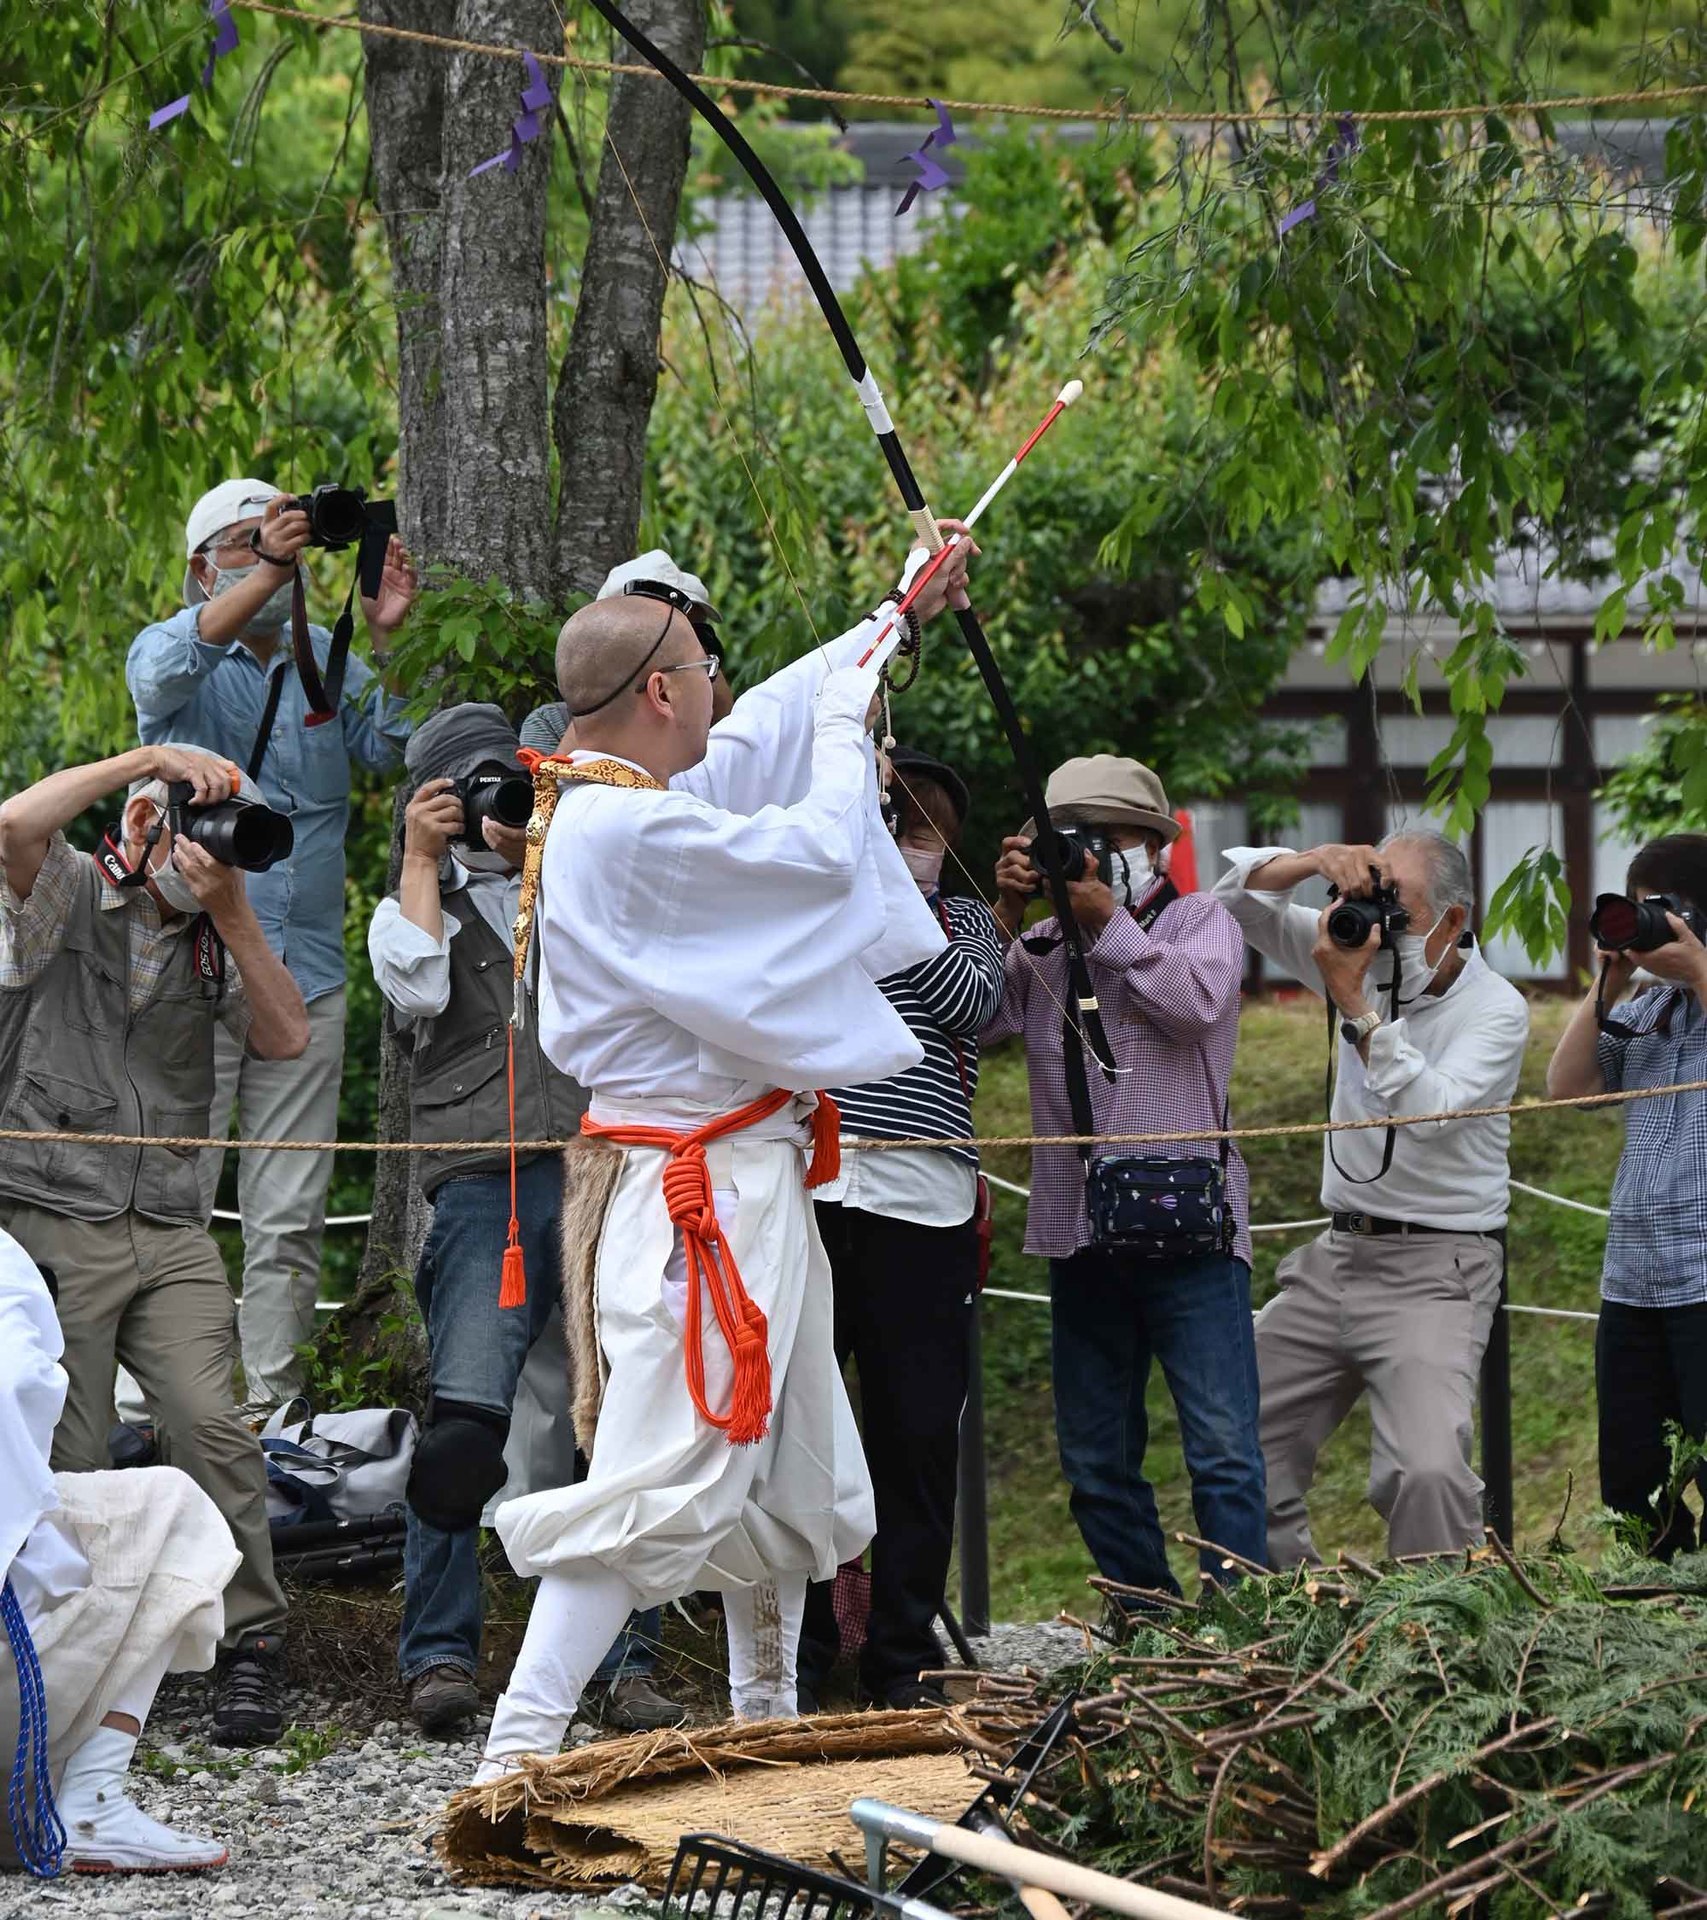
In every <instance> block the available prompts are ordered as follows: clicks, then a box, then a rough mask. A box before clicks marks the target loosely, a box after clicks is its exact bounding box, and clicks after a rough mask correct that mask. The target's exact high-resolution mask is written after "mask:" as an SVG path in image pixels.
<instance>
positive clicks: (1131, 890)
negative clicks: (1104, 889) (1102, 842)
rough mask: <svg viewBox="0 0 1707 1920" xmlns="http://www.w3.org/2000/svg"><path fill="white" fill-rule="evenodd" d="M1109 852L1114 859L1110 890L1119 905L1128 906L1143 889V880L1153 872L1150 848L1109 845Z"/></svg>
mask: <svg viewBox="0 0 1707 1920" xmlns="http://www.w3.org/2000/svg"><path fill="white" fill-rule="evenodd" d="M1109 852H1110V853H1111V854H1113V856H1114V860H1115V871H1114V884H1113V886H1112V888H1111V889H1110V891H1111V892H1112V893H1113V895H1114V897H1115V899H1116V900H1117V901H1119V902H1120V904H1121V906H1123V907H1129V906H1131V904H1132V902H1133V899H1134V897H1135V896H1136V895H1137V894H1139V893H1141V892H1142V891H1143V888H1144V883H1145V881H1146V880H1148V879H1149V878H1150V876H1151V874H1152V873H1154V872H1155V868H1154V866H1153V865H1152V864H1151V860H1150V849H1149V848H1148V847H1145V846H1136V847H1110V849H1109Z"/></svg>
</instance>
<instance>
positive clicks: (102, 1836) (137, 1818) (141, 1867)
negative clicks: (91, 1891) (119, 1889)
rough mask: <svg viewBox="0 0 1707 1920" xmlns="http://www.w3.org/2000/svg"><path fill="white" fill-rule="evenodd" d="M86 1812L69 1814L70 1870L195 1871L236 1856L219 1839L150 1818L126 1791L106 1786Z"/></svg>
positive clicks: (67, 1864) (66, 1816) (67, 1852)
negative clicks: (111, 1790)
mask: <svg viewBox="0 0 1707 1920" xmlns="http://www.w3.org/2000/svg"><path fill="white" fill-rule="evenodd" d="M97 1800H98V1804H97V1805H96V1806H95V1807H94V1808H93V1809H92V1810H90V1811H88V1812H87V1813H85V1812H84V1811H83V1810H82V1809H72V1810H70V1811H67V1812H66V1813H65V1814H64V1819H65V1835H66V1848H65V1867H66V1870H67V1871H68V1872H71V1873H194V1872H200V1871H203V1870H205V1869H206V1868H208V1867H223V1866H224V1865H225V1863H226V1861H227V1860H229V1859H230V1858H231V1855H230V1853H229V1852H228V1851H227V1849H226V1848H224V1847H222V1846H221V1845H220V1844H219V1842H218V1841H217V1840H204V1839H203V1838H202V1836H201V1835H200V1834H199V1833H180V1832H178V1830H177V1829H176V1828H175V1827H167V1826H162V1825H161V1823H160V1822H159V1821H158V1820H151V1819H150V1818H149V1817H148V1815H147V1814H146V1813H144V1812H143V1811H142V1809H141V1808H140V1807H139V1806H138V1805H137V1804H136V1802H135V1801H134V1800H131V1799H129V1798H127V1796H126V1795H125V1794H123V1793H112V1792H106V1793H102V1794H100V1795H98V1796H97Z"/></svg>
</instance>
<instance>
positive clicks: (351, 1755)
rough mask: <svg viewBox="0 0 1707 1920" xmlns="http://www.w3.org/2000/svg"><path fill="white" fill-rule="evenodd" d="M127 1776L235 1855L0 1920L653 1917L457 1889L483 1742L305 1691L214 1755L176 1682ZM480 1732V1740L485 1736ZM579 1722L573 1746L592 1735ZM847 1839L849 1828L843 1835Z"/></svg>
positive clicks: (1038, 1641) (36, 1902) (123, 1880)
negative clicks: (261, 1735)
mask: <svg viewBox="0 0 1707 1920" xmlns="http://www.w3.org/2000/svg"><path fill="white" fill-rule="evenodd" d="M976 1645H977V1651H978V1654H979V1658H980V1660H981V1661H982V1662H983V1663H984V1664H985V1665H987V1666H989V1667H992V1668H996V1669H1004V1668H1005V1669H1013V1668H1017V1667H1021V1666H1033V1667H1036V1668H1038V1669H1040V1670H1041V1671H1044V1672H1047V1671H1049V1670H1051V1669H1052V1668H1055V1667H1058V1666H1060V1665H1062V1664H1063V1663H1064V1662H1065V1661H1067V1660H1070V1659H1072V1658H1074V1657H1075V1655H1077V1654H1078V1653H1079V1652H1080V1651H1081V1650H1082V1646H1083V1641H1082V1638H1081V1636H1080V1635H1079V1633H1078V1632H1077V1631H1075V1630H1074V1629H1073V1628H1070V1627H1063V1626H1057V1625H1041V1626H998V1627H996V1628H995V1629H994V1631H993V1632H992V1634H991V1635H990V1637H989V1638H988V1639H987V1640H983V1641H980V1642H978V1643H976ZM169 1686H170V1687H171V1691H169V1692H163V1693H162V1695H161V1698H160V1701H159V1703H158V1705H157V1708H156V1712H155V1717H154V1719H153V1720H152V1721H151V1723H150V1726H149V1730H148V1735H147V1737H146V1738H145V1740H144V1742H143V1747H142V1750H141V1752H140V1754H139V1756H138V1760H137V1762H136V1764H135V1765H134V1766H133V1768H132V1770H131V1794H132V1797H133V1798H134V1799H135V1800H136V1802H137V1803H138V1805H140V1806H141V1807H143V1808H144V1809H145V1810H146V1811H147V1812H149V1813H151V1814H153V1815H154V1817H155V1818H156V1819H158V1820H165V1821H167V1822H169V1823H171V1824H173V1825H176V1826H181V1827H185V1828H188V1829H190V1830H191V1831H194V1832H197V1833H206V1834H212V1835H216V1836H217V1837H218V1838H220V1839H221V1840H223V1841H224V1842H225V1843H226V1844H227V1845H228V1846H229V1847H230V1849H231V1860H230V1864H229V1865H227V1866H226V1867H224V1868H222V1869H220V1870H219V1871H217V1872H214V1873H206V1874H170V1875H161V1876H155V1877H144V1876H137V1875H117V1874H115V1875H104V1876H96V1875H77V1876H75V1877H72V1878H68V1879H66V1880H64V1881H60V1882H49V1883H33V1882H26V1881H24V1880H23V1879H22V1878H21V1877H14V1876H12V1875H7V1876H6V1877H5V1878H4V1879H3V1880H0V1920H12V1917H13V1916H14V1915H31V1916H34V1920H74V1916H85V1915H86V1916H89V1920H251V1917H253V1920H262V1916H265V1920H530V1916H533V1915H536V1914H544V1915H551V1914H559V1913H567V1912H569V1911H570V1910H571V1909H579V1910H580V1911H581V1912H582V1913H583V1914H587V1913H592V1912H596V1911H602V1912H604V1913H607V1914H610V1915H611V1916H612V1920H616V1916H617V1915H619V1914H624V1915H632V1914H633V1912H634V1911H635V1909H637V1908H638V1909H641V1910H644V1909H645V1908H646V1907H647V1904H648V1903H647V1902H646V1898H645V1896H644V1895H643V1894H642V1893H640V1891H639V1890H638V1889H637V1888H635V1889H624V1890H623V1891H621V1892H617V1893H609V1894H601V1895H598V1896H596V1897H579V1898H578V1897H576V1896H573V1895H569V1894H551V1893H543V1892H540V1891H539V1890H537V1889H518V1890H517V1891H515V1892H513V1893H511V1892H507V1891H505V1890H502V1889H498V1888H492V1887H473V1888H466V1889H464V1888H459V1887H457V1886H456V1885H454V1884H453V1883H452V1882H450V1881H449V1880H448V1879H447V1878H446V1876H445V1874H444V1873H443V1871H442V1870H441V1869H440V1867H439V1864H438V1861H437V1859H436V1858H435V1857H434V1855H433V1852H432V1846H431V1837H432V1834H433V1831H434V1829H435V1828H436V1826H437V1824H438V1818H439V1814H440V1812H441V1810H442V1809H443V1806H444V1803H445V1801H446V1800H447V1799H448V1798H449V1796H450V1795H451V1793H453V1792H454V1791H455V1790H456V1788H458V1787H460V1786H462V1785H464V1784H465V1783H466V1781H467V1780H468V1779H469V1777H470V1775H471V1774H472V1773H473V1771H474V1766H475V1762H476V1760H477V1759H478V1756H479V1748H480V1739H479V1738H478V1737H476V1738H473V1739H469V1740H465V1741H454V1742H444V1741H436V1740H429V1739H428V1738H427V1737H426V1736H425V1735H423V1734H421V1733H420V1732H419V1731H418V1730H417V1729H416V1728H415V1727H413V1726H411V1725H409V1724H407V1723H403V1724H400V1723H399V1722H397V1721H396V1720H379V1721H377V1722H372V1721H369V1722H366V1723H359V1722H356V1721H355V1720H354V1716H353V1715H352V1712H351V1708H350V1704H349V1702H348V1701H347V1700H346V1701H343V1702H340V1701H338V1700H335V1699H327V1698H319V1697H316V1696H314V1695H311V1694H307V1693H304V1692H302V1691H298V1692H297V1693H296V1695H295V1696H294V1698H293V1700H292V1702H291V1705H290V1711H291V1713H292V1715H293V1718H294V1725H293V1726H292V1727H291V1728H290V1730H289V1731H288V1732H287V1734H286V1736H285V1741H284V1743H283V1744H282V1745H281V1746H279V1747H276V1748H265V1749H263V1750H261V1751H259V1752H255V1753H228V1752H225V1751H224V1750H222V1749H219V1748H215V1747H212V1746H210V1745H209V1744H208V1740H207V1736H208V1733H209V1730H210V1728H209V1720H208V1717H207V1713H206V1708H205V1683H204V1682H203V1681H202V1680H200V1679H199V1678H197V1679H188V1680H186V1681H183V1682H177V1683H169ZM483 1731H484V1729H483V1728H482V1732H483ZM596 1737H598V1736H597V1732H596V1730H595V1729H594V1728H592V1727H590V1726H577V1727H576V1729H575V1731H574V1734H573V1735H572V1738H573V1739H575V1740H576V1741H577V1742H579V1741H581V1740H587V1739H593V1738H596ZM850 1831H851V1829H850Z"/></svg>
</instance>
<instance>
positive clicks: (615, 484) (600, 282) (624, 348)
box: [552, 0, 705, 594]
mask: <svg viewBox="0 0 1707 1920" xmlns="http://www.w3.org/2000/svg"><path fill="white" fill-rule="evenodd" d="M629 13H630V15H631V17H632V18H633V19H634V21H635V23H636V25H638V26H639V27H640V28H641V29H642V30H643V31H644V32H645V33H646V34H647V35H648V36H649V37H650V38H651V39H652V40H653V41H655V42H656V43H657V45H658V46H660V47H661V48H662V49H663V50H664V52H665V53H667V54H669V55H670V56H671V57H672V58H673V59H674V60H675V61H676V62H677V63H678V65H680V66H683V67H685V68H686V69H687V70H688V71H689V72H690V73H692V72H695V71H696V70H697V69H698V67H699V64H700V59H701V56H702V55H703V54H704V51H705V12H704V8H703V6H702V4H701V0H636V4H635V5H633V6H631V7H630V8H629ZM632 57H633V56H632V55H630V54H629V53H628V51H627V49H626V48H619V49H618V58H619V59H627V58H632ZM692 117H693V115H692V110H691V109H690V108H689V106H688V104H687V102H686V101H685V100H683V99H682V98H681V96H680V95H679V94H677V93H676V92H675V91H674V89H672V88H670V87H667V86H665V85H664V84H663V83H662V82H661V81H657V80H647V79H642V78H639V77H638V76H634V75H629V74H623V75H620V76H619V77H618V78H617V79H616V80H615V81H614V83H613V84H612V87H611V98H610V110H609V113H608V115H607V117H606V122H605V127H606V139H605V145H604V158H603V160H602V162H601V163H600V166H599V184H598V191H597V194H596V196H595V199H594V203H593V223H592V234H591V237H590V238H589V240H588V242H587V257H586V260H585V262H584V264H583V266H582V269H581V292H580V297H579V299H578V300H577V301H576V305H575V321H574V326H573V328H572V329H571V331H570V335H569V351H568V353H567V354H566V355H565V356H564V361H563V371H562V375H561V377H560V379H559V380H558V383H557V399H556V404H555V405H554V407H553V409H552V430H553V432H554V434H555V437H556V441H557V458H558V467H559V472H560V475H561V487H560V491H559V495H558V506H557V527H556V539H555V551H554V556H553V557H554V576H555V581H556V585H557V589H558V592H559V593H560V594H569V593H573V592H581V593H592V592H594V591H596V589H597V588H598V586H599V583H600V582H601V581H602V580H603V579H604V577H605V575H606V574H607V573H608V572H609V571H610V569H611V568H612V567H614V566H615V565H617V563H618V562H619V561H622V560H628V559H631V558H632V557H633V554H634V545H635V535H636V533H637V532H638V530H639V526H640V494H641V486H642V483H643V481H644V479H645V475H646V429H647V426H648V424H649V422H650V420H651V417H652V401H653V397H654V395H655V394H656V393H657V390H658V329H659V324H660V321H661V319H662V316H663V311H664V291H665V287H666V285H667V283H668V271H667V264H668V261H669V259H670V252H671V249H672V247H673V246H674V245H675V238H676V216H677V214H678V212H679V211H680V208H681V200H682V186H683V183H684V181H685V180H686V178H687V166H688V134H689V128H690V123H691V121H692ZM631 189H632V190H631ZM690 564H691V561H690Z"/></svg>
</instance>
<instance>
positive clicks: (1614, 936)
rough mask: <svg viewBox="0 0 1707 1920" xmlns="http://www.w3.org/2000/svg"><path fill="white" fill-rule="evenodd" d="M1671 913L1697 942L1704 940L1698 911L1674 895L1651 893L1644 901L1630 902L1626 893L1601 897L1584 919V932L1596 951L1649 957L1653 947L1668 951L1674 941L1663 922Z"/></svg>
mask: <svg viewBox="0 0 1707 1920" xmlns="http://www.w3.org/2000/svg"><path fill="white" fill-rule="evenodd" d="M1668 913H1675V914H1676V915H1677V917H1678V919H1680V920H1681V921H1682V922H1683V924H1684V925H1685V926H1686V927H1687V928H1688V929H1689V931H1690V932H1691V933H1692V934H1694V935H1695V937H1696V939H1697V940H1702V939H1707V921H1704V920H1703V918H1702V915H1701V911H1700V909H1699V908H1698V907H1692V906H1690V905H1689V903H1688V902H1687V901H1684V900H1680V899H1679V898H1678V897H1677V895H1676V894H1675V893H1651V894H1649V895H1648V897H1647V899H1646V900H1632V899H1631V898H1630V896H1629V895H1628V894H1626V893H1603V894H1602V895H1601V896H1600V898H1599V899H1598V900H1596V901H1595V903H1594V912H1593V913H1591V914H1590V915H1589V917H1588V930H1589V932H1590V933H1592V934H1593V935H1594V943H1595V945H1596V946H1597V947H1603V948H1605V949H1606V950H1607V951H1608V952H1610V953H1652V952H1653V951H1654V949H1655V948H1656V947H1669V946H1670V945H1671V943H1672V942H1673V941H1674V940H1675V939H1676V938H1677V935H1676V934H1675V933H1673V932H1672V930H1671V923H1670V922H1669V921H1668V920H1667V919H1666V915H1667V914H1668Z"/></svg>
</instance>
